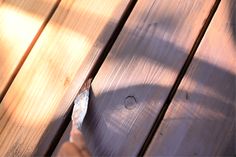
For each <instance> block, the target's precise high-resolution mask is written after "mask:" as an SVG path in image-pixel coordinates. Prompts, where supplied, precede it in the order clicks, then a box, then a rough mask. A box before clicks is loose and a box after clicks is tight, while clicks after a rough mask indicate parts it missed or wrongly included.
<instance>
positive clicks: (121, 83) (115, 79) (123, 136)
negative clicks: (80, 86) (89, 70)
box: [83, 0, 215, 156]
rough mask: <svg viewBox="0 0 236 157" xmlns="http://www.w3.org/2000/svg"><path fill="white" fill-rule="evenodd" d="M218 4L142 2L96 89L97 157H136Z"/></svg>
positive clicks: (90, 132)
mask: <svg viewBox="0 0 236 157" xmlns="http://www.w3.org/2000/svg"><path fill="white" fill-rule="evenodd" d="M214 3H215V1H214V0H211V1H206V0H188V1H182V0H175V1H173V0H164V1H160V0H150V1H146V0H139V1H138V2H137V4H136V6H135V8H134V10H133V11H132V13H131V15H130V17H129V19H128V21H127V23H126V24H125V26H124V28H123V30H122V32H121V33H120V35H119V37H118V39H117V41H116V43H115V44H114V46H113V48H112V50H111V52H110V53H109V54H108V57H107V58H106V60H105V62H104V64H103V65H102V67H101V68H100V70H99V72H98V74H97V75H96V77H95V79H94V81H93V83H92V91H93V93H92V97H91V104H90V108H89V111H88V115H87V117H86V119H85V123H84V128H83V132H84V135H85V137H86V141H87V143H88V147H89V149H90V151H91V153H92V154H93V155H98V156H99V155H101V156H110V155H113V156H135V155H137V153H138V152H139V150H140V148H141V146H142V144H143V142H144V140H145V138H146V137H147V134H148V133H149V130H150V128H151V126H152V124H153V122H154V119H155V117H156V116H157V114H158V113H159V111H160V108H161V107H162V105H163V103H164V101H165V99H166V97H167V95H168V93H169V91H170V89H171V87H172V86H173V84H174V82H175V79H176V77H177V75H178V73H179V71H180V69H181V67H182V66H183V64H184V61H185V59H186V58H187V56H188V54H189V52H190V50H191V48H192V46H193V44H194V42H195V40H196V38H197V36H198V33H199V32H200V30H201V28H202V26H203V24H204V20H205V19H206V18H207V17H208V15H209V13H210V10H211V8H212V7H213V5H214Z"/></svg>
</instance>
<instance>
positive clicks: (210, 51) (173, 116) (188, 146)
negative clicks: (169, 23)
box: [146, 0, 236, 156]
mask: <svg viewBox="0 0 236 157" xmlns="http://www.w3.org/2000/svg"><path fill="white" fill-rule="evenodd" d="M235 16H236V1H235V0H227V1H222V2H221V3H220V6H219V9H218V10H217V12H216V15H215V17H214V18H213V21H212V23H211V24H210V26H209V28H208V30H207V33H206V35H205V37H204V38H203V41H202V43H201V45H200V47H199V49H198V50H197V52H196V55H195V57H194V59H193V61H192V63H191V65H190V68H189V70H188V72H187V74H186V77H185V78H184V79H183V81H182V83H181V85H180V87H179V89H178V91H177V93H176V96H175V97H174V99H173V100H172V103H171V105H170V108H169V109H168V111H167V114H166V116H165V118H164V120H163V121H162V124H161V126H160V128H159V129H158V131H157V132H156V135H155V137H154V139H153V142H152V144H151V146H150V147H149V150H148V152H147V154H146V155H147V156H153V155H159V156H233V155H235V153H236V143H235V142H236V141H235V133H236V130H235V105H236V99H235V98H236V97H235V96H236V77H235V75H236V46H235V45H236V44H235V43H236V40H235V37H236V36H235V35H236V34H234V33H235V29H236V27H235V24H236V23H235V22H236V21H235V20H236V18H235Z"/></svg>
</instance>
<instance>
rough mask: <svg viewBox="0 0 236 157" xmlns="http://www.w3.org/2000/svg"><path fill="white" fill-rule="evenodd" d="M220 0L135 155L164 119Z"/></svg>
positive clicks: (142, 152)
mask: <svg viewBox="0 0 236 157" xmlns="http://www.w3.org/2000/svg"><path fill="white" fill-rule="evenodd" d="M220 2H221V0H216V1H215V3H214V5H213V7H212V8H211V11H210V13H209V15H208V17H207V18H206V20H205V22H204V24H203V26H202V28H201V30H200V32H199V34H198V36H197V38H196V40H195V42H194V44H193V46H192V48H191V50H190V53H189V55H188V57H187V59H186V60H185V63H184V65H183V66H182V68H181V70H180V72H179V74H178V76H177V78H176V80H175V83H174V85H173V86H172V88H171V90H170V92H169V94H168V96H167V98H166V100H165V102H164V105H163V106H162V108H161V110H160V112H159V114H158V115H157V117H156V119H155V121H154V123H153V125H152V127H151V129H150V131H149V133H148V135H147V138H146V140H145V141H144V143H143V145H142V147H141V149H140V151H139V153H138V155H137V156H144V155H145V153H146V151H147V149H148V147H149V145H150V144H151V142H152V139H153V137H154V136H155V133H156V131H157V130H158V128H159V126H160V124H161V122H162V120H163V119H164V116H165V114H166V112H167V110H168V108H169V106H170V104H171V101H172V99H173V97H174V96H175V93H176V92H177V90H178V87H179V85H180V83H181V81H182V79H183V78H184V76H185V73H186V72H187V70H188V68H189V66H190V64H191V62H192V60H193V58H194V55H195V53H196V51H197V49H198V47H199V45H200V44H201V41H202V39H203V38H204V36H205V34H206V31H207V29H208V27H209V25H210V23H211V21H212V19H213V17H214V15H215V13H216V11H217V9H218V6H219V5H220Z"/></svg>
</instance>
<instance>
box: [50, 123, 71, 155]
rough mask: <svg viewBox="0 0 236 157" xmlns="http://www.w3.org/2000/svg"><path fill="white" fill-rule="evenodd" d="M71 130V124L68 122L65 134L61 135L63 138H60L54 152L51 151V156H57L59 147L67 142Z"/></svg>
mask: <svg viewBox="0 0 236 157" xmlns="http://www.w3.org/2000/svg"><path fill="white" fill-rule="evenodd" d="M71 128H72V122H70V123H69V125H68V126H67V128H66V130H65V132H64V133H63V136H62V137H61V139H60V141H59V142H58V144H57V146H56V148H55V150H54V151H53V153H52V156H57V154H58V152H59V150H60V149H61V146H62V145H63V143H65V142H68V141H69V139H70V131H71Z"/></svg>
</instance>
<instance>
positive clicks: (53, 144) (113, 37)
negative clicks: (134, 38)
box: [45, 0, 137, 156]
mask: <svg viewBox="0 0 236 157" xmlns="http://www.w3.org/2000/svg"><path fill="white" fill-rule="evenodd" d="M136 2H137V0H130V2H129V3H128V5H127V7H126V8H125V10H124V12H123V14H122V16H121V18H120V20H119V21H118V23H117V26H116V27H115V29H114V31H113V33H112V34H111V36H110V38H109V40H108V42H107V44H106V45H105V46H104V48H103V49H102V51H101V54H100V56H99V57H98V59H97V60H96V62H95V63H94V65H93V66H92V68H91V71H90V72H89V74H88V76H87V77H86V80H88V79H90V78H91V79H92V80H93V79H94V77H95V76H96V74H97V73H98V71H99V69H100V67H101V66H102V64H103V62H104V61H105V59H106V57H107V55H108V53H109V52H110V50H111V48H112V46H113V45H114V43H115V41H116V39H117V38H118V36H119V34H120V32H121V31H122V29H123V27H124V25H125V23H126V21H127V20H128V17H129V15H130V14H131V12H132V10H133V8H134V6H135V4H136ZM85 82H86V81H85ZM73 106H74V105H73V104H71V105H70V107H69V109H68V110H67V113H66V114H65V116H64V121H63V122H62V124H61V125H60V127H59V129H58V131H57V133H56V135H55V136H54V137H53V140H52V142H51V143H50V146H49V148H48V149H47V151H46V153H45V156H51V155H52V153H53V152H54V150H55V148H56V146H57V145H58V143H59V141H60V139H61V137H62V136H63V134H64V132H65V130H66V128H67V126H68V125H69V123H70V121H71V114H72V110H73Z"/></svg>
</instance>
